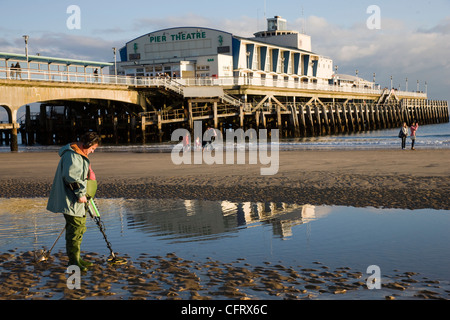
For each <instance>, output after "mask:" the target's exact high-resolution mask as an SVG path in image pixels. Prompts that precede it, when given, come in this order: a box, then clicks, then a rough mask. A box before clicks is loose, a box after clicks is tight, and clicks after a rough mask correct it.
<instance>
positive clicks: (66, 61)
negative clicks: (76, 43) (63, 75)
mask: <svg viewBox="0 0 450 320" xmlns="http://www.w3.org/2000/svg"><path fill="white" fill-rule="evenodd" d="M11 59H12V60H20V61H26V60H27V57H26V55H24V54H17V53H5V52H0V60H11ZM28 61H29V62H41V63H48V64H52V63H58V64H64V65H68V66H83V67H99V68H104V67H109V66H112V65H114V64H113V63H110V62H100V61H86V60H75V59H64V58H53V57H44V56H34V55H28Z"/></svg>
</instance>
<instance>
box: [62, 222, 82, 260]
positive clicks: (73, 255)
mask: <svg viewBox="0 0 450 320" xmlns="http://www.w3.org/2000/svg"><path fill="white" fill-rule="evenodd" d="M64 218H65V219H66V251H67V256H68V257H69V265H78V261H79V259H80V251H81V242H82V241H83V234H84V233H85V232H86V229H87V228H86V216H84V217H74V216H69V215H67V214H65V215H64Z"/></svg>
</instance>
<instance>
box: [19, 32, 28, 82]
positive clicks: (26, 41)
mask: <svg viewBox="0 0 450 320" xmlns="http://www.w3.org/2000/svg"><path fill="white" fill-rule="evenodd" d="M22 37H23V38H24V40H25V56H26V58H27V70H28V72H27V74H28V80H30V66H29V63H28V39H29V38H30V37H29V36H28V35H24V36H22ZM19 72H20V71H19Z"/></svg>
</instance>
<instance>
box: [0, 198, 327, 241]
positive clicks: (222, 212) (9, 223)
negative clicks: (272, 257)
mask: <svg viewBox="0 0 450 320" xmlns="http://www.w3.org/2000/svg"><path fill="white" fill-rule="evenodd" d="M97 204H98V207H99V210H100V213H101V215H102V219H103V221H104V222H105V224H106V226H107V227H108V229H109V228H113V229H114V231H113V232H114V233H115V234H116V236H117V235H123V234H124V233H125V230H126V229H129V230H134V231H138V232H143V233H145V234H147V235H149V236H150V237H156V238H164V239H166V240H167V239H169V240H173V241H176V242H191V241H205V240H212V239H219V238H223V237H233V236H237V233H238V232H239V230H240V229H245V228H252V227H256V226H271V227H272V233H273V235H274V236H275V237H280V238H283V239H286V238H289V237H291V236H292V234H293V232H292V228H293V227H294V226H297V225H300V224H304V223H308V222H310V221H312V220H315V219H317V218H318V217H319V216H321V215H323V214H326V213H327V210H328V209H326V208H322V207H320V208H316V207H314V206H311V205H296V204H286V203H272V202H267V203H253V202H243V203H234V202H229V201H221V202H215V201H201V200H166V199H165V200H154V199H146V200H141V199H140V200H125V199H98V200H97ZM46 205H47V199H0V218H1V221H0V249H1V247H4V246H5V245H7V244H11V243H16V244H19V245H20V243H25V242H28V243H29V241H30V240H31V242H32V243H33V245H34V246H38V245H40V244H39V238H41V241H42V238H45V237H50V238H51V237H53V236H54V235H56V234H58V233H59V231H60V230H61V227H63V226H64V219H63V217H62V215H58V214H53V213H50V212H48V211H47V210H46V209H45V208H46ZM47 241H48V240H47Z"/></svg>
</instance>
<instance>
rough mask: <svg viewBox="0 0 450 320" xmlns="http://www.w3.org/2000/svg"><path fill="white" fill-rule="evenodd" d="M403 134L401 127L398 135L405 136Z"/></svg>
mask: <svg viewBox="0 0 450 320" xmlns="http://www.w3.org/2000/svg"><path fill="white" fill-rule="evenodd" d="M403 136H404V133H403V130H402V129H400V132H399V133H398V137H399V138H403Z"/></svg>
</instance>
